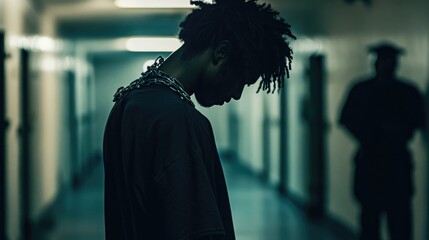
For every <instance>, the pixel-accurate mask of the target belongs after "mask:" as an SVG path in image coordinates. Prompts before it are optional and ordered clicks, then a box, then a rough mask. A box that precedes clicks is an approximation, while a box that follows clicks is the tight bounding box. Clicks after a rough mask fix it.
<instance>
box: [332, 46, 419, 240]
mask: <svg viewBox="0 0 429 240" xmlns="http://www.w3.org/2000/svg"><path fill="white" fill-rule="evenodd" d="M370 51H371V52H373V53H375V54H376V55H377V59H376V62H375V71H376V75H375V76H374V77H372V78H371V79H368V80H366V81H362V82H359V83H358V84H356V85H355V86H353V88H352V89H351V91H350V93H349V96H348V98H347V100H346V102H345V105H344V108H343V110H342V113H341V118H340V123H341V124H342V125H344V126H345V127H346V128H347V129H348V130H349V131H350V133H351V134H352V135H353V136H354V137H355V138H356V139H357V140H358V141H359V144H360V147H359V150H358V152H357V154H356V156H355V179H354V181H355V182H354V193H355V196H356V198H357V200H358V201H359V203H360V204H361V207H362V209H361V211H362V212H361V233H360V239H361V240H378V239H380V217H381V215H382V214H383V213H385V214H386V216H387V222H388V227H389V233H390V239H398V240H411V239H412V213H411V199H412V195H413V180H412V176H413V175H412V172H413V163H412V159H411V154H410V151H409V149H408V142H409V141H410V139H411V138H412V136H413V133H414V132H415V131H416V130H417V129H418V128H422V127H423V125H424V122H425V120H424V115H425V114H424V106H423V105H424V103H423V97H422V96H421V94H420V93H419V91H418V90H417V89H416V88H415V87H414V86H412V85H410V84H409V83H406V82H405V81H401V80H399V79H398V78H397V77H396V76H395V70H396V68H397V65H398V56H399V55H400V54H401V53H403V50H402V49H400V48H397V47H395V46H394V45H391V44H388V43H384V44H380V45H377V46H374V47H372V48H370Z"/></svg>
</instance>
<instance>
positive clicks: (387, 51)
mask: <svg viewBox="0 0 429 240" xmlns="http://www.w3.org/2000/svg"><path fill="white" fill-rule="evenodd" d="M369 52H371V53H375V54H377V56H378V57H389V58H391V57H398V56H399V55H402V54H404V53H405V50H404V49H403V48H401V47H398V46H396V45H394V44H392V43H389V42H383V43H379V44H376V45H372V46H370V47H369Z"/></svg>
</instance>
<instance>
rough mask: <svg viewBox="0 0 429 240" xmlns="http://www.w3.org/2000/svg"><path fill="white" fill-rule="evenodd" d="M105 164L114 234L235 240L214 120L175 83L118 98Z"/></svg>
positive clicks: (109, 127)
mask: <svg viewBox="0 0 429 240" xmlns="http://www.w3.org/2000/svg"><path fill="white" fill-rule="evenodd" d="M104 164H105V221H106V224H105V225H106V239H193V238H197V237H200V236H207V235H223V234H225V235H226V236H225V237H226V238H225V239H234V237H233V236H234V234H233V227H232V220H231V214H230V207H229V201H228V196H227V191H226V185H225V181H224V177H223V172H222V168H221V165H220V162H219V157H218V155H217V150H216V146H215V143H214V138H213V133H212V129H211V126H210V123H209V121H208V120H207V119H206V118H205V117H204V116H203V115H201V114H200V113H199V112H198V111H197V110H196V109H195V108H194V107H192V106H191V105H189V104H188V103H187V102H185V101H183V100H182V99H181V98H180V97H179V95H178V94H176V93H175V92H173V91H171V89H168V87H165V86H150V87H147V88H144V89H139V90H134V91H131V92H130V93H129V94H128V96H126V97H124V98H122V99H121V100H119V101H118V102H117V103H116V105H115V106H114V108H113V109H112V112H111V114H110V116H109V120H108V123H107V126H106V130H105V139H104Z"/></svg>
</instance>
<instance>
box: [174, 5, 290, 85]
mask: <svg viewBox="0 0 429 240" xmlns="http://www.w3.org/2000/svg"><path fill="white" fill-rule="evenodd" d="M191 3H192V4H195V5H196V6H197V8H196V9H194V10H193V11H192V12H191V13H190V14H189V15H188V16H187V17H186V18H185V20H184V21H183V22H181V23H180V25H179V26H180V28H181V29H180V32H179V39H180V40H182V41H183V42H184V46H185V48H187V49H191V51H192V52H198V51H202V50H205V49H207V48H209V47H210V46H215V45H216V44H218V43H219V42H221V41H223V40H228V41H230V42H231V43H232V45H233V49H234V50H233V51H234V55H233V58H234V61H233V63H232V64H235V66H234V67H241V68H240V69H243V70H244V69H245V68H246V67H247V68H257V70H258V74H260V76H261V77H262V81H261V82H260V85H259V87H258V90H257V92H259V91H260V90H261V89H262V90H263V91H266V92H267V93H270V92H274V91H275V89H276V85H277V87H278V89H279V90H280V88H282V87H283V86H284V78H285V75H286V76H287V77H288V78H289V70H291V63H292V59H293V58H292V54H293V52H292V49H291V48H290V46H289V41H288V40H289V39H288V38H293V39H296V37H295V36H294V35H293V34H292V32H291V30H290V25H289V24H288V23H286V22H285V20H284V19H283V18H281V17H280V16H279V13H278V12H277V11H275V10H273V9H272V8H271V5H269V4H265V3H263V4H259V3H257V0H214V3H213V4H210V3H205V2H202V1H192V0H191ZM237 64H239V66H238V65H237ZM253 83H254V82H252V83H248V84H249V85H250V84H253ZM271 83H273V89H272V88H271Z"/></svg>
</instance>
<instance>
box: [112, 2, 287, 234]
mask: <svg viewBox="0 0 429 240" xmlns="http://www.w3.org/2000/svg"><path fill="white" fill-rule="evenodd" d="M195 4H196V5H197V6H198V8H197V9H195V10H193V12H192V13H191V14H190V15H188V16H187V18H186V19H185V20H184V21H183V22H182V23H181V24H180V27H181V31H180V34H179V38H180V39H181V40H182V41H183V42H184V44H183V46H182V47H181V48H179V49H178V50H177V51H175V52H174V53H173V54H171V55H170V56H169V57H168V58H167V59H166V60H165V61H164V60H163V59H162V58H161V57H160V58H158V59H157V61H156V63H155V64H154V65H153V66H152V67H149V68H148V71H146V72H145V73H142V76H141V77H140V78H139V79H137V80H135V81H134V82H132V83H131V84H130V85H129V86H128V87H125V88H120V89H119V90H118V92H117V93H116V94H115V96H114V101H115V102H116V103H115V105H114V107H113V109H112V111H111V113H110V116H109V119H108V122H107V126H106V129H105V138H104V166H105V228H106V239H108V240H110V239H118V240H119V239H120V240H125V239H148V240H164V239H165V240H190V239H224V240H231V239H235V236H234V229H233V223H232V218H231V210H230V206H229V200H228V193H227V189H226V185H225V180H224V175H223V171H222V167H221V164H220V161H219V157H218V154H217V150H216V145H215V142H214V138H213V132H212V129H211V126H210V123H209V121H208V120H207V119H206V118H205V117H204V116H203V115H202V114H201V113H199V112H198V111H197V110H196V109H195V108H194V104H193V103H192V101H191V99H190V96H191V95H192V94H195V97H196V99H197V101H198V103H199V104H201V105H202V106H205V107H209V106H212V105H222V104H223V103H224V102H229V101H230V100H231V98H234V99H239V98H240V96H241V93H242V91H243V88H244V86H245V85H250V84H254V83H255V82H256V81H257V80H258V78H260V77H262V80H261V83H260V88H261V89H262V90H264V91H267V92H271V90H274V89H275V88H276V87H277V88H280V87H282V86H283V81H284V77H285V75H287V74H288V70H289V68H290V63H291V60H292V50H291V49H290V47H289V44H288V42H287V39H286V37H289V38H295V37H294V36H293V35H292V33H291V31H290V26H289V25H288V24H287V23H285V22H284V20H283V19H281V18H280V17H279V16H278V13H277V12H275V11H273V10H272V9H271V7H270V6H269V5H264V4H262V5H260V4H257V3H256V1H255V0H250V1H247V0H235V1H234V0H224V1H220V0H218V1H216V3H214V4H206V3H202V2H196V3H195ZM271 86H273V88H272V87H271Z"/></svg>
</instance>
